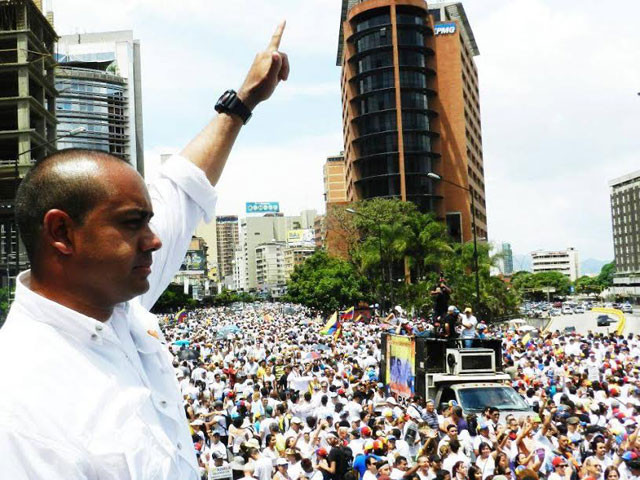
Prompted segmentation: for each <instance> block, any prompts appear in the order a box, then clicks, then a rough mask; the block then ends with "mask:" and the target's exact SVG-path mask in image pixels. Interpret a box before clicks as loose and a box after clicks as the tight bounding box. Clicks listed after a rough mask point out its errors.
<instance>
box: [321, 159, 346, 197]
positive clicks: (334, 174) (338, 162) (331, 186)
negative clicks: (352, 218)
mask: <svg viewBox="0 0 640 480" xmlns="http://www.w3.org/2000/svg"><path fill="white" fill-rule="evenodd" d="M322 170H323V172H322V174H323V175H322V176H323V180H324V201H325V202H326V203H346V202H347V189H346V183H345V163H344V155H343V154H342V153H341V154H340V155H335V156H333V157H327V161H326V162H325V164H324V167H323V169H322Z"/></svg>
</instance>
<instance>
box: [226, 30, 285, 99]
mask: <svg viewBox="0 0 640 480" xmlns="http://www.w3.org/2000/svg"><path fill="white" fill-rule="evenodd" d="M285 25H286V21H283V22H282V23H281V24H280V25H278V28H276V31H275V32H274V34H273V36H272V37H271V40H270V41H269V45H268V46H267V48H266V50H264V51H262V52H260V53H258V54H257V55H256V58H255V59H254V60H253V64H252V65H251V68H250V69H249V73H248V74H247V78H246V79H245V81H244V83H243V84H242V87H240V90H239V91H238V96H239V97H240V99H241V100H242V102H243V103H244V104H245V105H246V106H247V107H249V108H250V109H251V110H253V109H254V108H255V106H256V105H258V103H260V102H262V101H264V100H266V99H268V98H269V97H270V96H271V94H272V93H273V92H274V90H275V89H276V87H277V86H278V83H279V82H280V80H285V81H286V80H287V78H288V77H289V58H288V57H287V54H286V53H283V52H279V51H278V48H279V47H280V41H281V40H282V34H283V32H284V27H285Z"/></svg>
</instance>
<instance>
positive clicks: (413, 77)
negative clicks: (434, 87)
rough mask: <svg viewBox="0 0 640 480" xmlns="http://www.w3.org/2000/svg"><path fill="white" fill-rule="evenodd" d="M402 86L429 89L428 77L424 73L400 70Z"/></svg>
mask: <svg viewBox="0 0 640 480" xmlns="http://www.w3.org/2000/svg"><path fill="white" fill-rule="evenodd" d="M400 86H401V87H408V88H427V76H426V75H425V74H424V73H423V72H417V71H413V70H400Z"/></svg>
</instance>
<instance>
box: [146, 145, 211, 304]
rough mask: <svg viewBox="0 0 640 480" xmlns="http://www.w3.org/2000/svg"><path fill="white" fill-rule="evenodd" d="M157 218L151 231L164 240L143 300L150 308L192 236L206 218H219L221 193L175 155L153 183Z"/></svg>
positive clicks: (175, 268)
mask: <svg viewBox="0 0 640 480" xmlns="http://www.w3.org/2000/svg"><path fill="white" fill-rule="evenodd" d="M149 194H150V196H151V202H152V203H153V210H154V214H155V215H154V216H153V218H152V219H151V228H152V229H153V231H154V232H155V233H156V235H158V237H159V238H160V240H162V248H160V250H158V251H156V252H154V253H153V266H152V268H151V275H150V276H149V285H150V287H149V291H147V292H146V293H144V294H143V295H141V296H140V297H139V300H140V303H141V304H142V306H143V307H145V308H147V309H150V308H151V307H152V306H153V305H154V303H155V302H156V301H157V300H158V298H159V297H160V295H161V294H162V292H163V291H164V290H165V288H167V286H168V285H169V283H170V282H171V279H172V278H173V276H174V275H175V273H176V272H177V271H178V269H179V268H180V265H181V263H182V260H183V258H184V255H185V253H186V252H187V249H188V248H189V243H190V241H191V236H192V235H193V233H194V231H195V229H196V227H197V226H198V224H199V223H200V221H201V220H202V219H203V218H204V220H205V222H207V223H209V222H210V221H211V220H212V219H213V217H214V215H215V206H216V201H217V193H216V191H215V189H214V188H213V186H212V185H211V183H210V182H209V180H208V179H207V177H206V175H205V173H204V172H203V171H202V170H201V169H200V168H198V167H197V166H196V165H194V164H193V163H192V162H190V161H189V160H187V159H185V158H184V157H181V156H179V155H174V156H173V157H171V158H170V159H169V160H167V162H166V163H165V164H164V165H163V166H162V168H161V170H160V174H159V175H158V176H157V177H156V178H154V179H153V181H152V182H151V183H150V184H149Z"/></svg>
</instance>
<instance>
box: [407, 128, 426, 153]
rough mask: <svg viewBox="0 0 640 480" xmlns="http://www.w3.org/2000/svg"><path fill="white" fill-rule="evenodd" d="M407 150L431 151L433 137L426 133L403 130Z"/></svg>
mask: <svg viewBox="0 0 640 480" xmlns="http://www.w3.org/2000/svg"><path fill="white" fill-rule="evenodd" d="M403 140H404V151H405V152H430V151H431V138H430V137H429V136H428V135H427V134H425V133H417V132H403Z"/></svg>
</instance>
